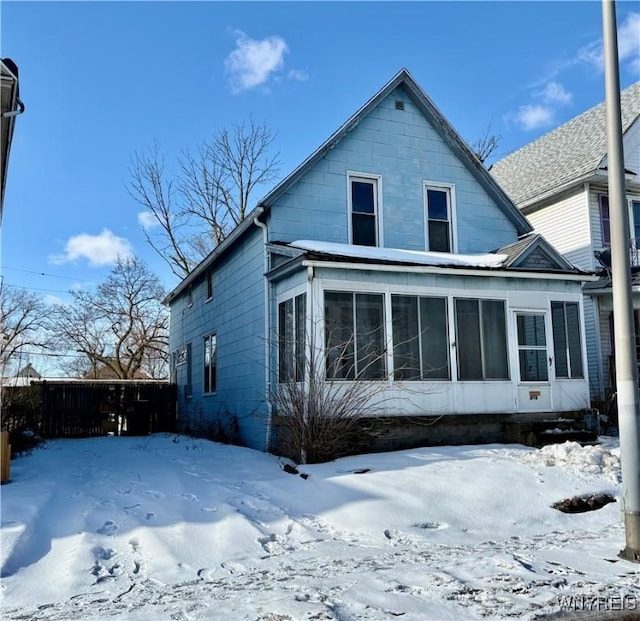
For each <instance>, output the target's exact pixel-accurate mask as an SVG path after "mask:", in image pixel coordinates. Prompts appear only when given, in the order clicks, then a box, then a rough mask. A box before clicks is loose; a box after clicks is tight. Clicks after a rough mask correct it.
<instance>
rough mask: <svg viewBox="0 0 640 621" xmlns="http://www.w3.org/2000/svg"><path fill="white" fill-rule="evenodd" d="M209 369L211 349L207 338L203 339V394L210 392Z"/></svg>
mask: <svg viewBox="0 0 640 621" xmlns="http://www.w3.org/2000/svg"><path fill="white" fill-rule="evenodd" d="M210 367H211V348H210V347H209V337H208V336H205V337H204V386H203V392H209V391H210V390H211V384H210V382H209V377H210V375H209V372H210Z"/></svg>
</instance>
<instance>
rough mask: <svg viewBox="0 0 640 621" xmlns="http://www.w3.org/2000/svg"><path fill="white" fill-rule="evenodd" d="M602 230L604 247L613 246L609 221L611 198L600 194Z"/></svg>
mask: <svg viewBox="0 0 640 621" xmlns="http://www.w3.org/2000/svg"><path fill="white" fill-rule="evenodd" d="M600 230H601V231H602V245H603V246H610V245H611V224H610V221H609V197H608V196H607V195H606V194H600Z"/></svg>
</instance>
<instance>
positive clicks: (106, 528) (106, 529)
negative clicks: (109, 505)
mask: <svg viewBox="0 0 640 621" xmlns="http://www.w3.org/2000/svg"><path fill="white" fill-rule="evenodd" d="M117 530H118V525H117V524H115V523H114V522H112V521H111V520H107V521H106V522H105V523H104V524H103V525H102V526H101V527H100V528H99V529H98V530H97V531H96V532H97V533H98V534H99V535H115V534H116V531H117Z"/></svg>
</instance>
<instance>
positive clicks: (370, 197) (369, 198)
mask: <svg viewBox="0 0 640 621" xmlns="http://www.w3.org/2000/svg"><path fill="white" fill-rule="evenodd" d="M350 186H351V237H352V243H353V244H355V245H356V246H377V245H378V234H377V221H376V220H377V211H378V209H377V202H378V200H377V199H378V197H377V193H378V184H377V182H376V180H375V179H355V178H354V179H351V183H350Z"/></svg>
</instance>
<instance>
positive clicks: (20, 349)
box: [0, 281, 50, 375]
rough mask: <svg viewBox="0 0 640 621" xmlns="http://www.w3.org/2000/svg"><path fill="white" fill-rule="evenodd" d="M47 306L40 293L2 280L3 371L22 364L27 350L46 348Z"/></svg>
mask: <svg viewBox="0 0 640 621" xmlns="http://www.w3.org/2000/svg"><path fill="white" fill-rule="evenodd" d="M46 316H47V306H46V304H45V303H44V301H43V300H42V298H41V297H39V296H38V295H36V294H34V293H31V292H29V291H27V290H25V289H21V288H18V287H13V286H11V285H7V284H5V283H4V281H0V371H1V372H2V374H3V375H5V374H7V373H8V369H12V370H14V371H18V369H17V368H15V369H14V368H13V367H15V366H16V365H19V364H20V360H21V359H22V357H23V356H24V355H25V353H26V352H34V351H38V350H44V349H47V348H48V346H49V344H50V342H49V337H48V334H47V332H46V329H45V327H46V322H45V317H46Z"/></svg>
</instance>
